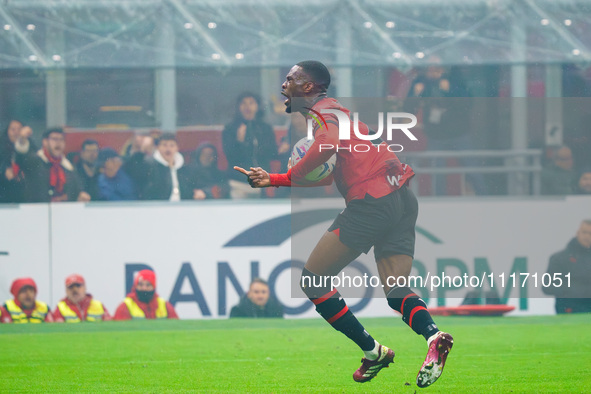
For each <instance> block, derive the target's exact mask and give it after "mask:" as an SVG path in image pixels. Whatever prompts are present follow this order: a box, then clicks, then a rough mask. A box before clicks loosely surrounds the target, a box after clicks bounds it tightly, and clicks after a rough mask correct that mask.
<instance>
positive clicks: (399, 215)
mask: <svg viewBox="0 0 591 394" xmlns="http://www.w3.org/2000/svg"><path fill="white" fill-rule="evenodd" d="M329 84H330V73H329V71H328V69H327V68H326V66H325V65H324V64H322V63H320V62H317V61H304V62H300V63H298V64H296V65H295V66H293V67H292V68H291V70H290V71H289V73H288V74H287V76H286V80H285V82H284V83H283V85H282V92H281V93H282V94H283V95H284V96H285V97H286V98H287V99H286V100H285V105H286V107H287V108H286V112H287V113H292V112H293V113H295V112H300V113H302V114H303V115H304V116H305V117H306V118H310V117H311V115H312V114H322V112H321V110H322V109H333V110H334V109H336V110H340V111H342V112H344V113H346V114H347V115H349V110H348V109H346V108H344V107H343V106H342V105H341V104H340V103H339V102H338V101H337V100H335V99H333V98H329V97H327V93H326V91H327V89H328V86H329ZM293 98H298V100H296V102H295V103H292V99H293ZM299 102H303V104H301V105H300V104H298V103H299ZM323 118H324V121H321V122H320V123H321V124H316V125H315V128H314V143H313V144H312V145H311V147H310V149H309V151H308V152H307V153H306V155H305V156H304V157H303V158H302V159H301V160H300V161H299V162H298V163H297V164H296V165H295V166H293V167H292V168H290V169H289V170H288V172H287V173H286V174H269V173H268V172H266V171H265V170H263V169H262V168H260V167H256V168H253V167H251V168H250V171H247V170H245V169H243V168H240V167H234V169H235V170H237V171H239V172H242V173H243V174H245V175H246V176H247V177H248V180H249V183H250V184H251V186H252V187H269V186H292V185H293V186H305V185H306V184H309V182H306V180H305V178H304V177H305V176H306V174H308V173H310V172H311V171H312V170H314V169H315V168H316V167H318V166H319V165H321V164H322V163H324V162H326V161H327V160H328V159H329V158H330V157H331V156H332V155H333V154H335V153H336V155H337V162H336V166H335V169H334V172H333V174H331V177H329V178H325V179H324V180H323V181H322V182H320V183H323V184H324V183H326V182H324V181H328V182H332V180H331V178H334V180H335V182H336V185H337V187H338V189H339V191H340V192H341V194H342V195H343V197H345V200H346V203H347V207H346V209H345V210H344V211H343V212H342V213H340V214H339V216H338V217H337V218H336V219H335V221H334V223H333V224H332V225H331V226H330V228H329V229H328V231H327V232H326V233H325V234H324V235H323V236H322V238H321V239H320V241H319V242H318V244H317V245H316V247H315V248H314V250H313V251H312V253H311V255H310V257H309V258H308V261H307V262H306V265H305V267H304V270H303V272H302V280H301V281H300V285H301V287H302V290H303V291H304V293H305V294H306V295H307V296H308V298H309V299H310V300H311V301H312V302H313V303H314V305H315V306H316V311H317V312H318V313H319V314H320V315H321V316H322V317H323V318H324V319H325V320H326V321H327V322H328V323H329V324H330V325H331V326H333V327H334V328H335V329H336V330H338V331H340V332H342V333H343V334H345V335H346V336H347V337H348V338H350V339H351V340H352V341H353V342H355V343H356V344H357V345H358V346H359V347H360V348H361V350H362V351H363V353H364V357H363V358H362V364H361V366H360V367H359V369H357V371H355V373H354V374H353V379H354V380H355V381H356V382H361V383H363V382H367V381H370V380H371V379H373V378H374V377H375V376H376V375H377V374H378V372H379V371H380V370H381V369H382V368H384V367H388V364H390V363H391V362H393V359H394V352H393V351H392V350H391V349H389V348H387V347H386V346H383V345H381V344H380V343H379V342H377V341H376V340H375V339H374V338H373V337H372V336H371V335H370V334H369V333H368V332H367V331H366V330H365V329H364V327H363V326H362V325H361V323H360V322H359V321H358V320H357V318H356V317H355V315H353V313H351V311H350V310H349V309H348V307H347V305H346V303H345V301H344V300H343V299H342V297H341V295H340V294H339V292H338V290H337V289H336V288H331V286H330V285H327V286H322V285H323V284H324V283H326V281H323V280H322V278H323V277H326V276H330V275H337V274H338V273H339V272H340V271H341V270H342V269H343V268H345V267H346V266H347V265H348V264H349V263H351V262H352V261H353V260H355V258H356V257H357V256H359V255H360V254H361V253H367V252H368V251H369V250H370V249H371V247H372V246H373V247H374V253H375V260H376V263H377V267H378V272H379V275H380V279H381V282H382V284H383V285H384V290H385V293H386V298H387V300H388V305H389V306H390V307H391V308H392V309H394V310H396V311H398V312H400V313H401V314H402V320H403V321H404V322H405V323H406V324H408V325H409V326H410V328H412V330H413V331H415V332H416V333H417V334H420V335H423V336H424V337H425V339H426V340H427V344H428V352H427V357H426V359H425V362H424V363H423V365H422V366H421V369H420V371H419V373H418V375H417V385H418V386H419V387H427V386H429V385H431V384H432V383H434V382H435V381H436V380H437V379H438V378H439V376H441V373H442V371H443V367H444V365H445V361H446V358H447V355H448V353H449V351H450V349H451V347H452V345H453V338H452V336H451V335H450V334H448V333H445V332H442V331H440V330H439V329H438V328H437V326H436V325H435V323H434V322H433V319H432V318H431V315H430V314H429V312H428V311H427V305H426V304H425V302H424V301H423V300H422V299H421V298H419V297H418V296H417V295H416V294H415V293H413V292H412V290H411V289H410V288H409V287H398V286H394V287H391V286H389V284H392V283H394V281H393V280H396V279H397V278H399V277H401V278H406V279H408V276H409V275H410V272H411V268H412V260H413V255H414V245H415V223H416V219H417V214H418V204H417V199H416V197H415V196H414V194H413V192H412V191H411V190H410V189H409V188H408V186H407V184H408V181H409V180H410V178H412V176H413V175H414V172H413V171H412V169H411V168H410V167H409V166H407V165H406V164H402V163H401V162H400V160H398V158H397V157H396V155H395V154H394V153H392V152H390V151H389V150H388V149H386V147H385V143H382V144H381V146H377V145H376V146H374V145H373V144H372V142H371V141H366V140H363V139H361V138H358V137H357V136H356V135H355V133H354V132H353V126H351V133H350V134H351V137H350V139H348V140H339V127H338V118H337V116H334V115H332V114H323ZM359 131H360V132H361V134H365V135H367V134H368V133H369V129H368V127H367V125H365V124H363V123H361V122H359ZM320 145H322V147H323V149H320ZM361 145H366V147H361ZM331 146H332V148H327V147H331ZM337 147H338V149H337ZM352 147H353V149H351V148H352ZM360 147H361V148H360ZM366 150H368V151H369V152H365V151H366ZM357 152H364V153H357ZM388 278H390V280H387V279H388ZM401 282H402V280H400V281H399V282H398V283H401ZM328 283H330V281H328ZM406 283H408V281H407V282H406Z"/></svg>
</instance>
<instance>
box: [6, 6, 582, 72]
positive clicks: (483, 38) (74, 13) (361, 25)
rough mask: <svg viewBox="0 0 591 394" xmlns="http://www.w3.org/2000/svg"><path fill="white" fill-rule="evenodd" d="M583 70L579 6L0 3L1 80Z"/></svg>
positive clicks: (580, 10)
mask: <svg viewBox="0 0 591 394" xmlns="http://www.w3.org/2000/svg"><path fill="white" fill-rule="evenodd" d="M303 58H309V59H318V60H321V61H324V62H326V63H327V64H330V65H332V66H364V65H380V66H385V65H391V66H399V67H410V66H417V65H426V64H430V63H440V64H446V65H452V64H524V63H562V62H569V63H572V62H574V63H587V62H589V61H590V60H591V2H589V1H584V0H464V1H460V0H389V1H386V0H367V1H355V0H299V1H292V2H287V1H276V0H199V1H198V0H2V1H1V2H0V68H5V69H7V68H13V69H14V68H16V69H22V68H46V69H53V68H81V67H92V68H95V67H98V68H111V67H123V68H125V67H150V68H154V67H252V66H255V67H261V66H262V67H276V66H290V65H292V64H294V63H295V62H297V61H300V60H301V59H303Z"/></svg>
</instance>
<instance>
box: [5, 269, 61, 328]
mask: <svg viewBox="0 0 591 394" xmlns="http://www.w3.org/2000/svg"><path fill="white" fill-rule="evenodd" d="M10 292H11V293H12V295H13V296H14V299H12V300H7V301H6V303H5V304H4V305H3V306H1V307H0V323H44V322H52V321H53V318H52V316H51V311H50V309H49V307H48V306H47V304H46V303H44V302H42V301H38V300H37V284H36V283H35V281H34V280H33V279H32V278H18V279H15V280H14V282H12V286H10Z"/></svg>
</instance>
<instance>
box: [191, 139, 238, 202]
mask: <svg viewBox="0 0 591 394" xmlns="http://www.w3.org/2000/svg"><path fill="white" fill-rule="evenodd" d="M192 156H193V175H192V176H193V179H194V181H195V188H196V189H195V190H194V196H193V198H195V199H201V198H198V197H202V196H204V198H228V197H229V196H230V189H229V186H228V181H227V180H226V174H225V173H224V172H223V171H221V170H220V169H219V168H218V150H217V148H216V147H215V145H213V144H211V143H209V142H204V143H202V144H201V145H199V147H197V149H196V150H195V152H193V155H192Z"/></svg>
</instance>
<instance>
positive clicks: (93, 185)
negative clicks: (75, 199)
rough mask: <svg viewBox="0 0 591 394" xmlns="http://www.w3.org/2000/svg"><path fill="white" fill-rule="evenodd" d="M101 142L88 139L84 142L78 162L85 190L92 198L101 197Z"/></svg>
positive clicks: (78, 169) (78, 170) (79, 175)
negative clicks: (99, 183)
mask: <svg viewBox="0 0 591 394" xmlns="http://www.w3.org/2000/svg"><path fill="white" fill-rule="evenodd" d="M98 153H99V144H98V142H96V141H95V140H91V139H87V140H84V142H83V143H82V149H81V150H80V160H79V161H78V163H77V164H76V170H77V172H78V177H79V178H80V182H81V184H82V190H84V191H85V192H86V193H88V195H89V196H90V199H91V200H98V199H99V187H98V177H99V174H100V171H99V166H98Z"/></svg>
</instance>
